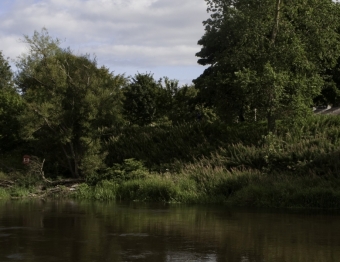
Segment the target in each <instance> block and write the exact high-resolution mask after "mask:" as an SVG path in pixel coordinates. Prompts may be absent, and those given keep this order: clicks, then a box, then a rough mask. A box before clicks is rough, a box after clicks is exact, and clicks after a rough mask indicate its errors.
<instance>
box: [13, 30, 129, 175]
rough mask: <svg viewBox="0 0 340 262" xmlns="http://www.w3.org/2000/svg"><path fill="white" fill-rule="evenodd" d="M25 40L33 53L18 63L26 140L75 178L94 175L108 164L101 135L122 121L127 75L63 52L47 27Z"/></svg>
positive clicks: (66, 51) (18, 82)
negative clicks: (34, 144) (123, 90)
mask: <svg viewBox="0 0 340 262" xmlns="http://www.w3.org/2000/svg"><path fill="white" fill-rule="evenodd" d="M25 39H26V43H27V44H28V45H29V47H30V51H29V54H28V55H25V56H23V57H21V59H20V60H19V61H18V68H20V71H19V73H18V75H17V76H16V84H17V87H18V89H19V90H20V92H21V93H22V97H23V99H24V102H25V105H26V114H25V115H24V116H23V117H22V122H23V125H24V127H25V134H26V138H27V139H30V140H32V141H36V146H37V147H38V148H39V149H40V150H41V154H44V155H45V156H44V158H45V157H46V158H48V159H49V160H50V161H51V162H53V161H57V162H58V163H59V165H62V166H64V167H67V169H68V170H69V173H71V174H72V176H73V177H83V176H86V175H91V174H92V173H93V172H96V171H98V170H99V169H100V168H102V167H104V163H103V160H104V152H103V150H102V145H101V138H102V137H103V136H104V135H109V133H110V131H111V130H112V128H114V126H115V125H119V124H120V123H121V122H122V117H121V108H122V93H121V91H120V88H121V87H122V86H123V85H124V84H125V81H126V79H125V77H124V76H123V75H116V76H115V75H113V74H112V73H110V72H109V70H108V69H107V68H105V67H100V68H98V67H97V63H96V61H95V60H93V59H90V57H89V56H86V55H85V56H76V55H74V54H73V53H72V52H71V51H70V50H69V49H67V50H62V49H61V48H59V46H58V45H57V43H58V41H57V40H53V39H52V38H51V37H50V36H49V35H48V33H47V31H46V30H45V29H44V30H43V31H42V33H40V34H39V33H37V32H35V33H34V35H33V37H32V38H30V37H28V36H25ZM52 148H53V149H52ZM51 149H52V150H51ZM58 153H59V154H58Z"/></svg>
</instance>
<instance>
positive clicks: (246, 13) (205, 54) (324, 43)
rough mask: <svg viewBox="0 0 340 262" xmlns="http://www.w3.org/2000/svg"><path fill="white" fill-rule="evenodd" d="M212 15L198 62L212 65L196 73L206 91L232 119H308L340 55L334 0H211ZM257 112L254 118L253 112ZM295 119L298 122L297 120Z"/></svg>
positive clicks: (271, 125)
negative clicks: (324, 74)
mask: <svg viewBox="0 0 340 262" xmlns="http://www.w3.org/2000/svg"><path fill="white" fill-rule="evenodd" d="M207 4H208V12H210V13H211V17H210V18H209V19H207V20H206V21H204V22H203V23H204V25H205V31H206V32H205V34H204V36H203V37H202V38H201V39H200V40H199V42H198V43H199V44H200V45H202V49H201V51H200V52H199V53H197V54H196V55H197V56H198V57H200V59H199V60H198V63H200V64H202V65H209V67H208V68H207V69H206V70H205V72H204V73H203V74H202V75H201V76H200V77H199V78H197V79H196V80H195V84H196V86H197V88H199V89H200V91H201V96H203V97H206V98H207V99H208V100H206V101H207V103H210V104H213V105H216V106H217V107H218V109H219V112H220V113H221V114H222V115H223V117H224V119H231V120H235V117H236V116H238V117H239V119H240V120H243V119H250V121H252V120H251V118H250V116H251V115H252V114H251V112H253V111H254V110H255V109H256V110H257V117H258V119H267V121H268V129H269V131H273V130H274V129H275V123H276V120H277V119H279V118H289V119H291V120H299V119H302V118H304V117H305V116H306V114H308V112H309V111H310V106H311V105H312V99H313V98H314V97H316V96H317V95H318V94H319V93H320V91H321V88H322V86H323V85H324V79H323V78H322V77H321V75H320V72H323V71H324V70H326V69H328V68H331V67H332V66H334V65H335V63H336V59H337V58H338V57H339V55H340V53H339V52H340V49H339V47H340V46H339V36H338V32H337V28H338V24H339V23H338V18H339V15H338V14H339V8H338V5H337V4H336V3H333V2H332V1H329V0H322V1H308V2H306V1H281V0H276V1H272V0H260V1H252V2H249V1H248V0H237V1H226V0H207ZM253 119H254V118H253ZM290 122H292V121H290Z"/></svg>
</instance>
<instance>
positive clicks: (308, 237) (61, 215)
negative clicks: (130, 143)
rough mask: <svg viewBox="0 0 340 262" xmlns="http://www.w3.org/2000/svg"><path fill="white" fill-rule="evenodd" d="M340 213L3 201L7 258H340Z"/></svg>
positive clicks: (0, 256) (239, 261)
mask: <svg viewBox="0 0 340 262" xmlns="http://www.w3.org/2000/svg"><path fill="white" fill-rule="evenodd" d="M339 221H340V212H338V211H317V210H314V211H312V210H303V211H302V210H264V209H261V210H258V209H238V208H229V207H226V206H199V205H169V204H152V203H134V202H132V203H119V202H118V203H112V202H110V203H102V202H77V201H71V200H69V201H41V200H25V201H2V202H0V261H1V262H2V261H32V262H42V261H44V262H48V261H51V262H52V261H60V262H68V261H72V262H73V261H74V262H95V261H98V262H99V261H100V262H104V261H148V262H162V261H186V262H187V261H209V262H214V261H228V262H295V261H297V262H302V261H305V262H307V261H308V262H313V261H315V262H332V261H340V223H339Z"/></svg>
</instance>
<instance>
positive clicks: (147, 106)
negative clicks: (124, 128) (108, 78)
mask: <svg viewBox="0 0 340 262" xmlns="http://www.w3.org/2000/svg"><path fill="white" fill-rule="evenodd" d="M164 93H165V90H164V89H162V87H161V85H160V83H157V82H156V81H155V79H154V78H153V76H152V74H150V73H146V74H140V73H138V74H136V75H135V77H134V78H132V80H131V82H130V83H129V85H127V86H126V87H125V88H124V95H125V101H124V110H125V112H124V113H125V117H126V118H127V119H128V120H129V122H130V124H132V125H133V124H136V125H139V126H145V125H150V124H152V123H155V122H157V121H160V119H161V118H162V114H161V113H162V112H161V110H160V109H161V107H162V102H163V99H162V98H163V97H164Z"/></svg>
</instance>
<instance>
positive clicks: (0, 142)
mask: <svg viewBox="0 0 340 262" xmlns="http://www.w3.org/2000/svg"><path fill="white" fill-rule="evenodd" d="M22 108H23V104H22V99H21V97H20V95H19V94H18V93H17V92H15V89H14V87H13V73H12V71H11V67H10V65H9V63H8V61H7V59H5V58H4V56H3V54H2V52H1V51H0V153H2V152H3V151H6V150H10V149H12V148H13V147H14V146H15V145H16V144H17V143H18V142H19V141H20V137H19V133H20V123H19V119H18V118H19V116H20V113H21V111H22Z"/></svg>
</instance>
